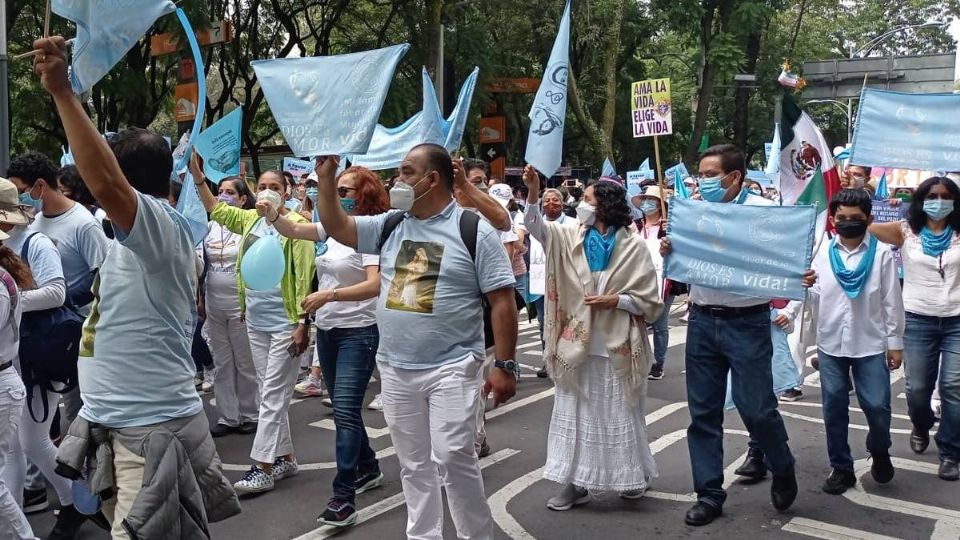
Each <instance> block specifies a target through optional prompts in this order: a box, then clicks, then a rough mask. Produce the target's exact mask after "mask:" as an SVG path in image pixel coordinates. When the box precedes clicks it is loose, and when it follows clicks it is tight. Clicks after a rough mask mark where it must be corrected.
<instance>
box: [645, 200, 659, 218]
mask: <svg viewBox="0 0 960 540" xmlns="http://www.w3.org/2000/svg"><path fill="white" fill-rule="evenodd" d="M659 206H660V205H658V204H657V201H654V200H650V199H644V200H643V201H641V202H640V211H641V212H643V215H645V216H649V215H650V214H652V213H654V212H656V211H657V208H659Z"/></svg>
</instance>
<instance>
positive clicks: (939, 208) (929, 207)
mask: <svg viewBox="0 0 960 540" xmlns="http://www.w3.org/2000/svg"><path fill="white" fill-rule="evenodd" d="M923 212H924V213H925V214H927V217H929V218H930V219H932V220H935V221H940V220H941V219H946V217H947V216H949V215H950V214H951V212H953V201H952V200H949V199H929V200H926V201H923Z"/></svg>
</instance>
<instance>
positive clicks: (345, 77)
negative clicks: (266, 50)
mask: <svg viewBox="0 0 960 540" xmlns="http://www.w3.org/2000/svg"><path fill="white" fill-rule="evenodd" d="M409 48H410V45H407V44H406V43H404V44H402V45H394V46H392V47H385V48H383V49H376V50H373V51H364V52H358V53H350V54H341V55H337V56H318V57H312V58H277V59H274V60H257V61H255V62H251V65H252V66H253V70H254V71H255V72H256V74H257V80H258V81H259V82H260V87H261V88H263V95H264V97H266V98H267V103H268V104H269V105H270V111H271V112H272V113H273V118H274V119H275V120H276V121H277V126H278V127H279V128H280V131H281V132H282V133H283V138H284V139H286V141H287V144H288V145H289V146H290V150H292V151H293V154H294V155H296V156H298V157H315V156H332V155H340V154H364V153H366V152H367V148H368V147H369V146H370V140H371V139H372V138H373V130H374V128H375V127H376V125H377V119H378V118H380V110H381V109H382V108H383V100H384V99H385V98H386V97H387V90H389V89H390V83H391V82H392V81H393V73H394V71H396V69H397V64H398V63H399V62H400V58H402V57H403V55H404V54H405V53H406V52H407V49H409Z"/></svg>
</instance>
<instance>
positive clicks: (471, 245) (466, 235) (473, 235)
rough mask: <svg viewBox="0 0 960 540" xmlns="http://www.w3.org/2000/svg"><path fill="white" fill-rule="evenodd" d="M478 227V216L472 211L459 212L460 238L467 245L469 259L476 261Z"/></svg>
mask: <svg viewBox="0 0 960 540" xmlns="http://www.w3.org/2000/svg"><path fill="white" fill-rule="evenodd" d="M479 228H480V216H478V215H476V214H474V213H473V212H464V213H462V214H460V240H461V241H462V242H463V245H464V246H466V247H467V251H468V252H469V253H470V259H471V260H472V261H473V262H474V263H476V262H477V231H478V229H479Z"/></svg>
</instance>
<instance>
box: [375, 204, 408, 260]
mask: <svg viewBox="0 0 960 540" xmlns="http://www.w3.org/2000/svg"><path fill="white" fill-rule="evenodd" d="M404 217H406V213H405V212H397V213H395V214H390V215H389V216H387V219H386V221H384V222H383V230H381V231H380V240H378V241H377V251H380V250H382V249H383V245H384V244H386V243H387V239H388V238H390V235H391V234H393V231H395V230H396V229H397V226H398V225H400V222H401V221H403V218H404Z"/></svg>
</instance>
